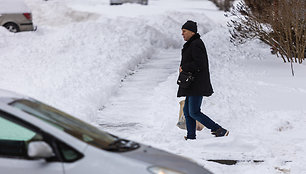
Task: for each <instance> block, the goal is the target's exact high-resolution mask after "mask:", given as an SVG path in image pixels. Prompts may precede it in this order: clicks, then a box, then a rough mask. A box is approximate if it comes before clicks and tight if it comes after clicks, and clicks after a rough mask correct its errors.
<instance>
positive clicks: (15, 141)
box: [0, 110, 64, 174]
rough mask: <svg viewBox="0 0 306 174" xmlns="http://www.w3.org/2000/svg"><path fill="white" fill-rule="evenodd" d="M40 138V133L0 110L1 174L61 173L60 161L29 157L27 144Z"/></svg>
mask: <svg viewBox="0 0 306 174" xmlns="http://www.w3.org/2000/svg"><path fill="white" fill-rule="evenodd" d="M36 139H37V140H39V139H42V135H40V133H38V132H36V131H33V129H30V128H29V126H28V125H25V124H24V123H23V122H19V121H16V120H14V119H11V116H10V115H8V114H6V113H4V112H2V111H1V110H0V169H1V172H0V173H3V174H42V173H43V174H51V173H52V174H54V173H56V174H61V173H64V171H63V166H62V163H61V162H58V161H56V160H54V161H52V162H50V161H49V162H48V161H46V160H45V159H31V158H30V157H29V156H28V154H27V145H28V143H29V141H30V140H31V141H32V140H36Z"/></svg>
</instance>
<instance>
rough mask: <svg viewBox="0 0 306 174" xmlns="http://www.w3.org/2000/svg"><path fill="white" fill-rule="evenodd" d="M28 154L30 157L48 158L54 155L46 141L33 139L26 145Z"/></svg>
mask: <svg viewBox="0 0 306 174" xmlns="http://www.w3.org/2000/svg"><path fill="white" fill-rule="evenodd" d="M28 156H29V157H31V158H50V157H53V156H54V153H53V151H52V148H51V147H50V145H49V144H47V143H46V142H44V141H33V142H30V143H29V145H28Z"/></svg>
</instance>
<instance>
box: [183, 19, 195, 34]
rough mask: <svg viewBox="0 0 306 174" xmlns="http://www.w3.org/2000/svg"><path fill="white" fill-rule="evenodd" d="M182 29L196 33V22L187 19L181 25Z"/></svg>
mask: <svg viewBox="0 0 306 174" xmlns="http://www.w3.org/2000/svg"><path fill="white" fill-rule="evenodd" d="M182 29H187V30H190V31H192V32H194V33H197V31H198V27H197V23H196V22H193V21H190V20H189V21H187V22H186V23H185V24H184V25H183V26H182Z"/></svg>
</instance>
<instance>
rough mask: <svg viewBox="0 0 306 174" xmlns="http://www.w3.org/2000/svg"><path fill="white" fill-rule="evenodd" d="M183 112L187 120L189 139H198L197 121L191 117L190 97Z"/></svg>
mask: <svg viewBox="0 0 306 174" xmlns="http://www.w3.org/2000/svg"><path fill="white" fill-rule="evenodd" d="M183 112H184V115H185V119H186V127H187V139H195V138H196V121H195V120H194V119H193V118H191V117H190V115H189V97H188V96H186V99H185V105H184V108H183Z"/></svg>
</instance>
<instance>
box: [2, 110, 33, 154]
mask: <svg viewBox="0 0 306 174" xmlns="http://www.w3.org/2000/svg"><path fill="white" fill-rule="evenodd" d="M37 136H38V135H37V134H36V133H35V132H33V131H32V130H30V129H27V128H25V127H23V126H21V125H19V124H16V123H14V122H12V121H10V120H7V119H5V118H3V117H1V114H0V156H5V157H12V158H27V143H28V142H29V141H30V140H31V139H33V138H35V137H37Z"/></svg>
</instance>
